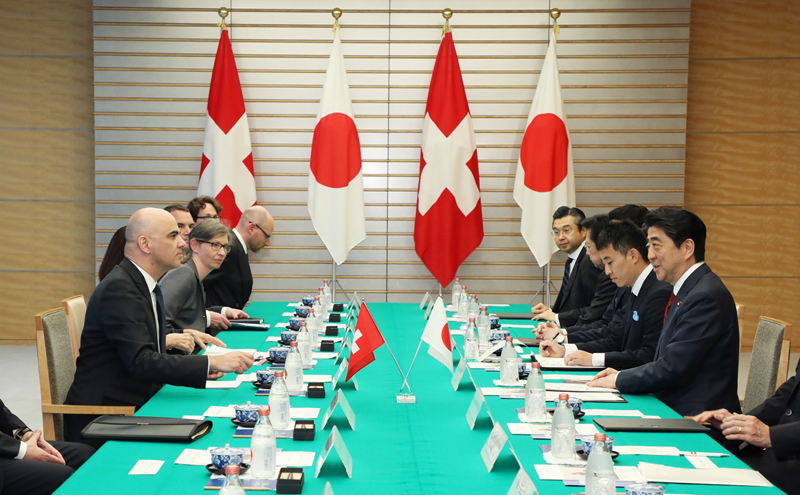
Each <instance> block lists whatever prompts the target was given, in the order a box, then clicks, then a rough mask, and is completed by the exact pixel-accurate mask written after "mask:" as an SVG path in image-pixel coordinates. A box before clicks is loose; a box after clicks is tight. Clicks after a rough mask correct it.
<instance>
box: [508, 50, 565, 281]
mask: <svg viewBox="0 0 800 495" xmlns="http://www.w3.org/2000/svg"><path fill="white" fill-rule="evenodd" d="M514 201H516V202H517V204H518V205H519V206H520V208H522V218H521V219H520V230H521V232H522V237H523V238H524V239H525V242H527V243H528V247H529V248H530V250H531V252H532V253H533V256H534V257H535V258H536V262H537V263H538V264H539V266H540V267H543V266H544V265H546V264H547V263H549V262H550V258H551V257H552V256H553V253H555V252H556V251H558V248H557V247H556V245H555V242H553V237H552V235H551V233H552V228H553V222H552V215H553V212H554V211H556V209H558V207H559V206H575V176H574V169H573V165H572V143H571V142H570V138H569V128H568V127H567V116H566V112H565V111H564V100H563V99H562V97H561V83H560V82H559V78H558V61H557V60H556V39H555V36H553V37H552V38H551V39H550V46H549V47H548V48H547V55H546V56H545V58H544V65H543V66H542V72H541V74H540V75H539V83H538V84H537V86H536V93H535V94H534V97H533V103H532V104H531V112H530V115H529V116H528V123H527V125H526V126H525V135H524V136H523V138H522V147H521V148H520V151H519V161H518V163H517V174H516V178H515V180H514Z"/></svg>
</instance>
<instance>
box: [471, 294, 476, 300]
mask: <svg viewBox="0 0 800 495" xmlns="http://www.w3.org/2000/svg"><path fill="white" fill-rule="evenodd" d="M469 297H471V298H473V299H475V298H476V297H478V294H470V295H469Z"/></svg>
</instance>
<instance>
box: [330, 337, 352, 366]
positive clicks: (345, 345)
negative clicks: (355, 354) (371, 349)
mask: <svg viewBox="0 0 800 495" xmlns="http://www.w3.org/2000/svg"><path fill="white" fill-rule="evenodd" d="M351 345H352V343H351V342H350V336H349V335H348V336H347V338H346V339H344V341H342V346H341V347H340V348H339V354H337V355H336V359H335V360H334V361H333V362H334V363H335V362H337V361H339V360H340V359H342V355H343V354H344V350H345V349H350V346H351Z"/></svg>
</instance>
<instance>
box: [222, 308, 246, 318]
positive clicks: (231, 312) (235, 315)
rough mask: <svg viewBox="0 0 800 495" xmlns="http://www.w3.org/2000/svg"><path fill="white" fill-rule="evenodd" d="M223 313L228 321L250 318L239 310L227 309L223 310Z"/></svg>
mask: <svg viewBox="0 0 800 495" xmlns="http://www.w3.org/2000/svg"><path fill="white" fill-rule="evenodd" d="M225 313H226V315H227V316H228V319H230V320H238V319H239V318H250V316H248V314H247V313H245V312H244V311H242V310H241V309H234V308H228V309H226V310H225Z"/></svg>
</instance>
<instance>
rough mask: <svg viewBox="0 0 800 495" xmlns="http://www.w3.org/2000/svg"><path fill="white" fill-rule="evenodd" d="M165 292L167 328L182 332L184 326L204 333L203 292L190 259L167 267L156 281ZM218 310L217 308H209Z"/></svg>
mask: <svg viewBox="0 0 800 495" xmlns="http://www.w3.org/2000/svg"><path fill="white" fill-rule="evenodd" d="M158 285H160V286H161V292H162V293H163V294H164V317H165V318H166V320H167V330H168V331H170V332H177V333H181V332H183V330H184V329H185V328H189V329H192V330H197V331H198V332H207V327H208V324H209V323H210V322H209V321H208V320H207V316H206V294H205V291H204V290H203V284H202V283H201V282H200V277H199V276H198V275H197V265H195V263H194V260H192V259H190V260H189V261H187V262H186V263H184V264H183V265H181V266H179V267H178V268H176V269H174V270H170V271H168V272H167V273H166V275H164V276H163V277H162V278H161V280H159V281H158ZM209 309H210V310H211V311H217V312H219V311H221V310H222V308H220V307H217V306H215V307H213V308H209Z"/></svg>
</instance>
